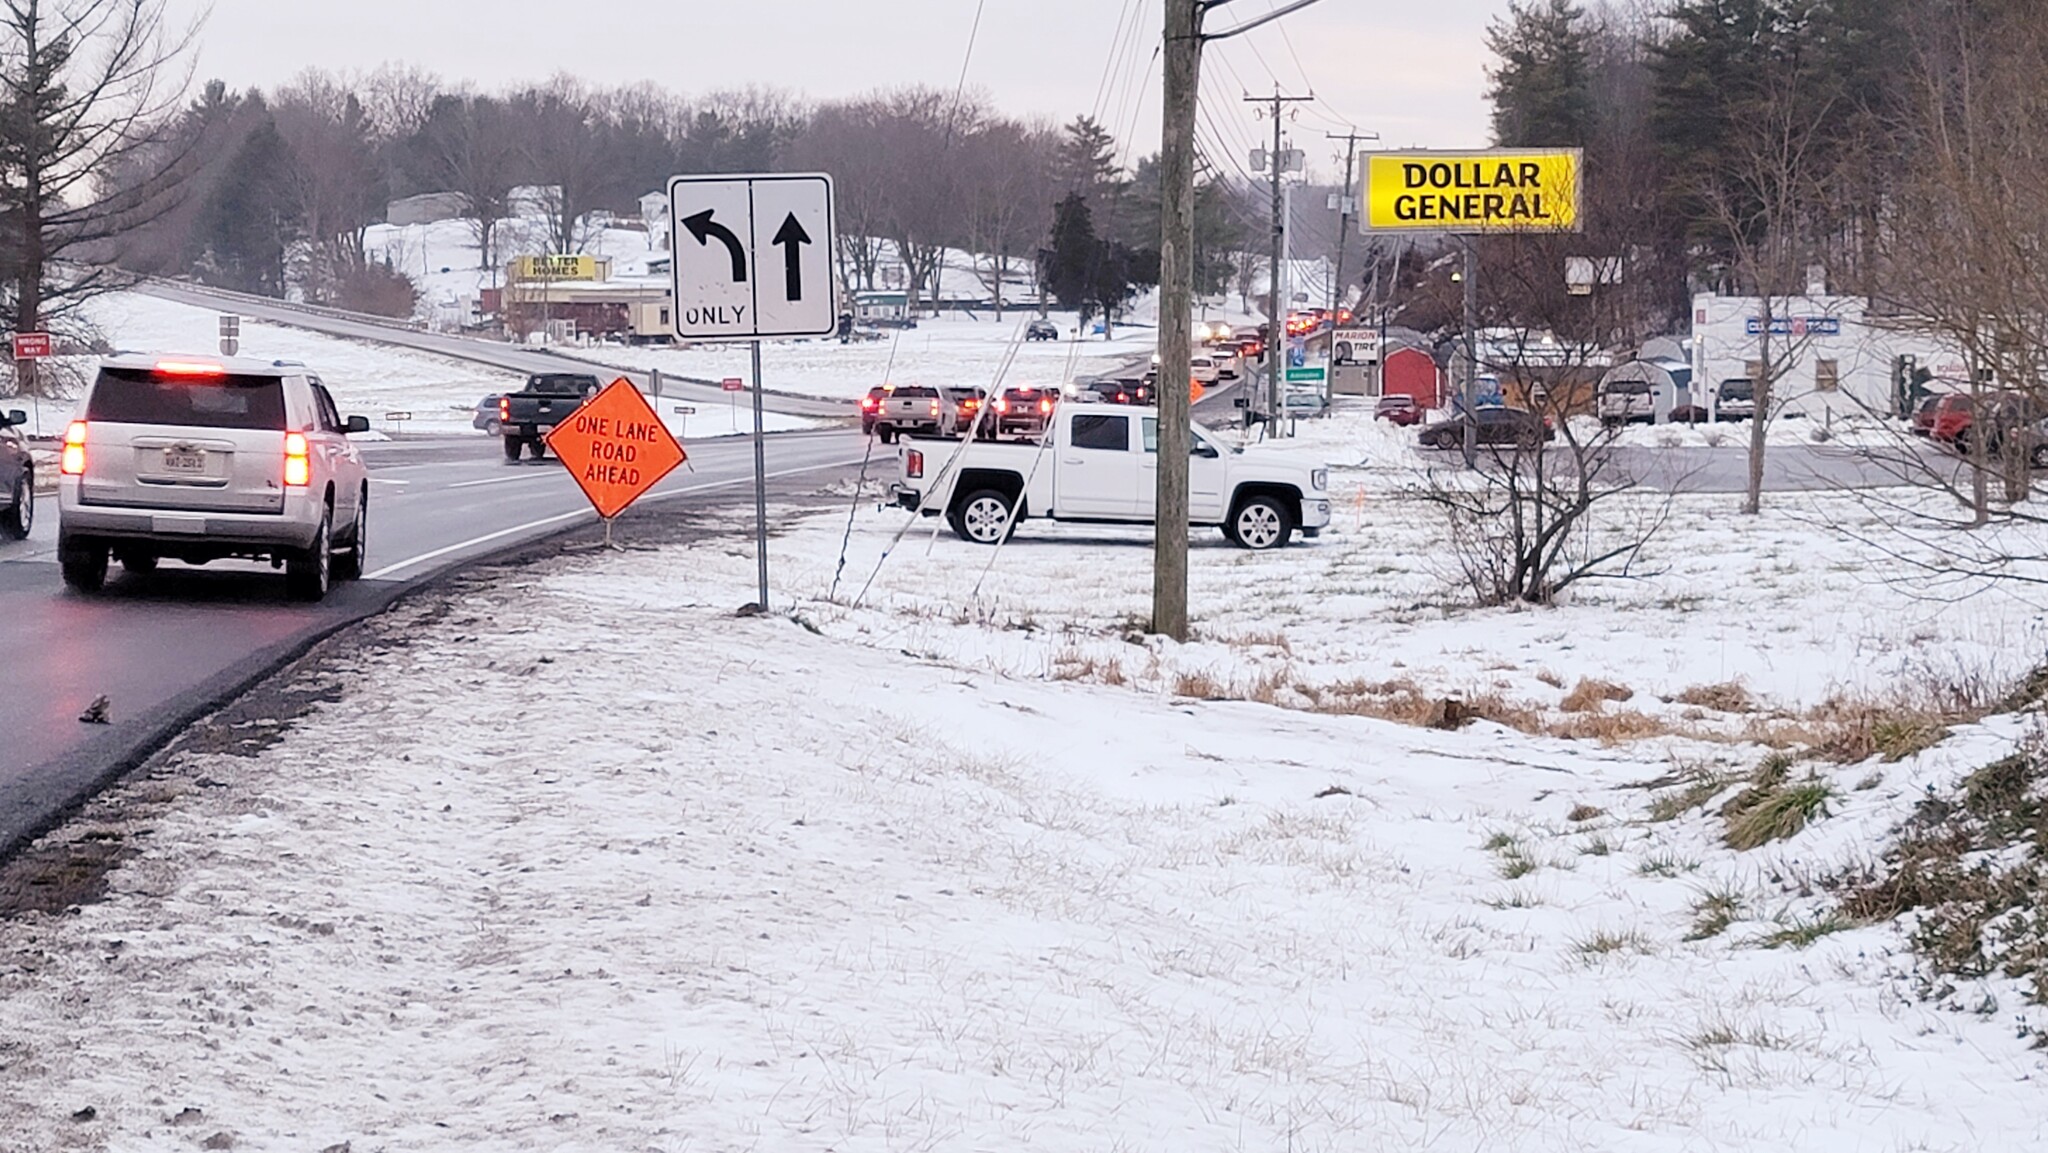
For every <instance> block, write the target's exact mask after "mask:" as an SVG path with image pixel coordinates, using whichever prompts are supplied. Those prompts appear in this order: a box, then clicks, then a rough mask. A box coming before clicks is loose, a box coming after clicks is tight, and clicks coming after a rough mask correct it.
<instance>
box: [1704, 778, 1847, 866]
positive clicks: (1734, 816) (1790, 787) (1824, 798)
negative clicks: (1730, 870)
mask: <svg viewBox="0 0 2048 1153" xmlns="http://www.w3.org/2000/svg"><path fill="white" fill-rule="evenodd" d="M1834 795H1835V794H1834V787H1833V786H1831V785H1829V784H1828V783H1827V782H1826V781H1823V780H1821V779H1820V778H1819V777H1808V778H1806V779H1805V780H1803V781H1799V782H1796V783H1786V782H1784V781H1783V780H1780V781H1779V782H1777V783H1775V784H1773V785H1770V786H1762V787H1760V786H1751V787H1750V788H1749V789H1745V790H1744V791H1743V793H1742V795H1741V796H1738V797H1736V798H1735V800H1733V801H1730V802H1729V803H1728V808H1727V809H1725V810H1723V813H1722V815H1723V816H1724V817H1725V818H1726V819H1727V822H1728V827H1727V830H1726V831H1725V833H1724V835H1723V839H1724V840H1725V841H1726V842H1727V843H1728V847H1729V848H1731V849H1754V848H1757V847H1758V846H1760V845H1767V844H1769V843H1770V842H1772V841H1782V840H1784V839H1785V838H1787V837H1792V836H1797V835H1798V834H1799V832H1800V830H1802V829H1804V828H1806V826H1807V825H1808V824H1809V823H1811V822H1813V821H1816V820H1819V819H1820V818H1822V817H1825V816H1827V805H1828V801H1829V800H1830V799H1831V798H1832V797H1833V796H1834Z"/></svg>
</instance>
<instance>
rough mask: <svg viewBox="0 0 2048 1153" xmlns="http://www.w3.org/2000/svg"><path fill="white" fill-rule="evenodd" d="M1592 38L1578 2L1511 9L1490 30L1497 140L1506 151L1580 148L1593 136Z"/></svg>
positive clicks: (1546, 1)
mask: <svg viewBox="0 0 2048 1153" xmlns="http://www.w3.org/2000/svg"><path fill="white" fill-rule="evenodd" d="M1590 44H1591V32H1590V31H1589V30H1588V28H1587V27H1586V13H1585V10H1584V9H1583V8H1581V7H1579V5H1578V4H1576V3H1574V2H1573V0H1533V2H1532V3H1529V4H1526V5H1525V4H1521V3H1516V2H1510V3H1509V4H1508V14H1507V16H1506V17H1505V18H1501V17H1496V18H1495V19H1494V21H1493V23H1492V25H1491V26H1489V27H1488V28H1487V31H1486V46H1487V47H1488V48H1489V49H1491V50H1492V52H1493V54H1494V55H1495V56H1497V57H1499V58H1500V65H1499V67H1496V68H1490V69H1488V70H1487V76H1488V78H1489V79H1490V80H1491V81H1492V86H1491V87H1490V88H1489V89H1488V90H1487V94H1486V95H1487V99H1488V100H1490V101H1492V102H1493V136H1494V141H1495V143H1497V144H1499V145H1500V146H1502V147H1504V148H1531V147H1551V148H1558V147H1581V146H1584V145H1585V143H1586V142H1587V139H1588V138H1589V137H1590V136H1591V134H1592V124H1593V94H1592V85H1591V80H1590V70H1589V68H1588V65H1587V61H1588V56H1589V48H1590Z"/></svg>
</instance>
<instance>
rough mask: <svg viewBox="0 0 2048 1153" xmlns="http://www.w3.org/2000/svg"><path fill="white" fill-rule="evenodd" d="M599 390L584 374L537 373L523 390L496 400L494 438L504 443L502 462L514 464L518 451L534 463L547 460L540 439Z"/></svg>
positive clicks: (592, 377) (528, 379)
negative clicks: (528, 456) (496, 432)
mask: <svg viewBox="0 0 2048 1153" xmlns="http://www.w3.org/2000/svg"><path fill="white" fill-rule="evenodd" d="M601 387H603V386H602V385H600V384H599V383H598V380H597V377H595V376H592V375H591V374H589V373H587V372H537V373H534V374H533V375H532V376H529V377H527V378H526V387H525V388H522V389H520V390H519V391H518V392H508V393H506V394H505V395H504V396H501V397H499V398H498V435H499V437H500V438H502V439H503V441H504V443H505V459H506V460H518V459H519V450H520V449H522V448H523V449H525V450H526V451H527V452H528V453H529V454H530V455H532V457H533V459H535V460H540V459H541V458H543V457H545V456H547V454H548V445H547V441H546V439H544V438H545V437H546V436H547V435H548V434H549V433H551V432H553V431H555V426H556V425H558V424H560V423H562V422H563V421H565V420H568V419H569V416H570V414H571V413H573V412H575V411H576V410H577V409H579V408H582V407H583V406H584V404H585V403H587V402H588V401H589V400H590V398H591V397H593V396H596V395H597V392H598V389H599V388H601Z"/></svg>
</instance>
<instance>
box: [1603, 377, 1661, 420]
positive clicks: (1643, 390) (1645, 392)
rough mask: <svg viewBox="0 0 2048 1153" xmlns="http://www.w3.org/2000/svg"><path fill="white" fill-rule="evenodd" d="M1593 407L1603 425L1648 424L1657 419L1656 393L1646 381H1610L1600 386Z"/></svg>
mask: <svg viewBox="0 0 2048 1153" xmlns="http://www.w3.org/2000/svg"><path fill="white" fill-rule="evenodd" d="M1594 407H1595V409H1596V411H1597V412H1598V413H1599V416H1600V423H1601V424H1605V425H1617V424H1633V423H1635V422H1636V421H1641V422H1643V423H1644V424H1648V423H1650V422H1651V421H1654V420H1656V419H1657V397H1656V391H1655V389H1654V388H1653V387H1652V386H1651V384H1650V382H1649V381H1647V380H1610V381H1608V382H1606V383H1605V384H1602V385H1601V386H1600V394H1599V397H1598V398H1597V399H1596V400H1595V402H1594Z"/></svg>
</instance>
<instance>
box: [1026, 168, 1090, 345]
mask: <svg viewBox="0 0 2048 1153" xmlns="http://www.w3.org/2000/svg"><path fill="white" fill-rule="evenodd" d="M1101 246H1102V242H1101V241H1100V240H1098V239H1097V238H1096V236H1095V220H1094V214H1093V213H1091V212H1090V211H1089V210H1088V201H1087V199H1086V198H1085V197H1084V196H1082V194H1081V193H1079V192H1069V193H1067V194H1066V196H1065V197H1063V198H1061V200H1060V202H1059V203H1058V204H1056V205H1054V206H1053V210H1052V241H1051V243H1050V244H1049V245H1048V246H1047V247H1045V248H1042V249H1040V250H1039V252H1038V282H1039V283H1040V284H1043V285H1044V286H1045V290H1046V291H1047V292H1050V293H1052V297H1053V299H1054V300H1057V301H1059V304H1060V307H1061V308H1071V309H1073V310H1075V311H1076V312H1078V313H1080V314H1081V319H1082V321H1084V322H1085V321H1086V320H1087V319H1088V318H1089V317H1090V316H1091V315H1093V308H1092V306H1093V304H1094V301H1093V295H1094V293H1093V276H1092V266H1093V264H1094V262H1095V260H1096V256H1097V253H1098V251H1099V250H1100V248H1101Z"/></svg>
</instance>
